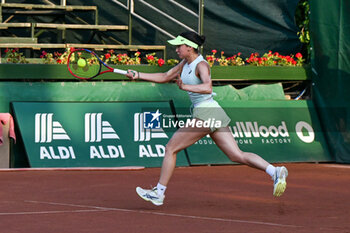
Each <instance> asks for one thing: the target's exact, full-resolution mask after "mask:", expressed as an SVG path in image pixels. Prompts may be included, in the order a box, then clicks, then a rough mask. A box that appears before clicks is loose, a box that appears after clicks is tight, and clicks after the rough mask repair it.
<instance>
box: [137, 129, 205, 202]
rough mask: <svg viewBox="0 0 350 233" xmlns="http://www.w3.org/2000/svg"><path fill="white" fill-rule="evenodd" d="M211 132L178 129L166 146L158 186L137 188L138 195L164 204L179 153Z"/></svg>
mask: <svg viewBox="0 0 350 233" xmlns="http://www.w3.org/2000/svg"><path fill="white" fill-rule="evenodd" d="M209 133H210V129H206V128H195V127H189V128H180V129H179V130H177V131H176V132H175V133H174V135H173V136H172V138H171V139H170V140H169V142H168V144H167V145H166V147H165V155H164V159H163V164H162V169H161V173H160V178H159V182H158V184H157V187H155V188H153V189H152V190H147V189H142V188H140V187H137V188H136V192H137V193H138V195H139V196H140V197H141V198H143V199H144V200H146V201H151V202H152V203H153V204H154V205H162V204H163V200H164V197H165V196H164V192H165V189H166V186H167V185H168V182H169V180H170V178H171V176H172V174H173V172H174V169H175V166H176V156H177V153H178V152H179V151H181V150H183V149H185V148H187V147H189V146H190V145H192V144H194V143H195V142H196V141H198V140H199V139H201V138H202V137H204V136H205V135H207V134H209Z"/></svg>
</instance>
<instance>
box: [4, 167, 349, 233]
mask: <svg viewBox="0 0 350 233" xmlns="http://www.w3.org/2000/svg"><path fill="white" fill-rule="evenodd" d="M285 165H286V166H287V167H288V169H289V177H288V180H287V182H288V187H287V190H286V192H285V194H284V195H283V196H282V197H280V198H274V197H273V196H272V181H271V180H270V178H269V177H268V176H267V175H266V174H264V173H263V172H259V171H257V170H255V169H251V168H248V167H246V166H241V165H235V166H200V167H190V168H188V167H187V168H176V170H175V175H174V177H173V179H172V181H171V183H170V185H169V188H168V191H167V193H166V199H165V204H164V205H163V206H161V207H156V206H153V205H152V204H151V203H150V202H145V201H143V200H142V199H140V198H139V197H138V196H137V195H136V193H135V187H136V186H138V185H141V186H143V187H146V188H147V187H150V186H151V185H154V184H156V181H157V178H158V175H159V172H160V168H147V169H140V170H133V171H117V170H116V171H113V170H95V171H78V170H68V171H3V172H0V187H1V190H0V202H1V204H0V229H1V232H4V233H5V232H11V233H14V232H26V233H31V232H47V233H48V232H75V233H76V232H129V233H131V232H144V233H146V232H167V233H172V232H176V233H179V232H191V233H196V232H350V227H349V220H350V217H349V215H348V211H349V209H350V201H349V196H350V186H349V180H350V166H349V165H338V164H306V163H296V164H285Z"/></svg>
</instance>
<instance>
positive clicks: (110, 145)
mask: <svg viewBox="0 0 350 233" xmlns="http://www.w3.org/2000/svg"><path fill="white" fill-rule="evenodd" d="M12 106H13V111H14V115H15V118H16V121H17V123H18V126H19V129H20V133H21V136H22V139H23V142H24V145H25V149H26V152H27V156H28V160H29V163H30V165H31V167H118V166H119V167H120V166H145V167H160V166H161V164H162V160H163V157H164V153H165V146H166V143H167V142H168V140H169V138H170V137H171V136H172V134H173V133H174V132H172V131H165V130H163V129H162V127H160V124H158V125H157V122H158V123H159V121H160V120H159V118H160V117H161V113H160V112H159V110H158V112H157V109H159V108H161V109H162V111H163V112H164V114H173V113H172V111H171V106H170V103H169V102H109V103H87V102H83V103H70V102H14V103H12ZM145 109H147V111H145ZM177 166H188V162H187V158H186V155H185V152H184V151H181V152H179V154H178V159H177Z"/></svg>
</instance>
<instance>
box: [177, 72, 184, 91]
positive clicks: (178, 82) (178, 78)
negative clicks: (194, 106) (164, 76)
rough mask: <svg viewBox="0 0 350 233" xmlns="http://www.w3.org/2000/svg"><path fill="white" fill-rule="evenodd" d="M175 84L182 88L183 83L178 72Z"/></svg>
mask: <svg viewBox="0 0 350 233" xmlns="http://www.w3.org/2000/svg"><path fill="white" fill-rule="evenodd" d="M176 84H177V85H178V87H179V88H180V89H181V90H183V87H184V85H185V84H184V83H183V82H182V80H181V76H180V75H179V74H178V75H177V79H176Z"/></svg>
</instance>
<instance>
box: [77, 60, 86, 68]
mask: <svg viewBox="0 0 350 233" xmlns="http://www.w3.org/2000/svg"><path fill="white" fill-rule="evenodd" d="M78 66H79V67H80V68H83V67H85V66H86V61H85V59H81V58H80V59H79V60H78Z"/></svg>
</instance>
